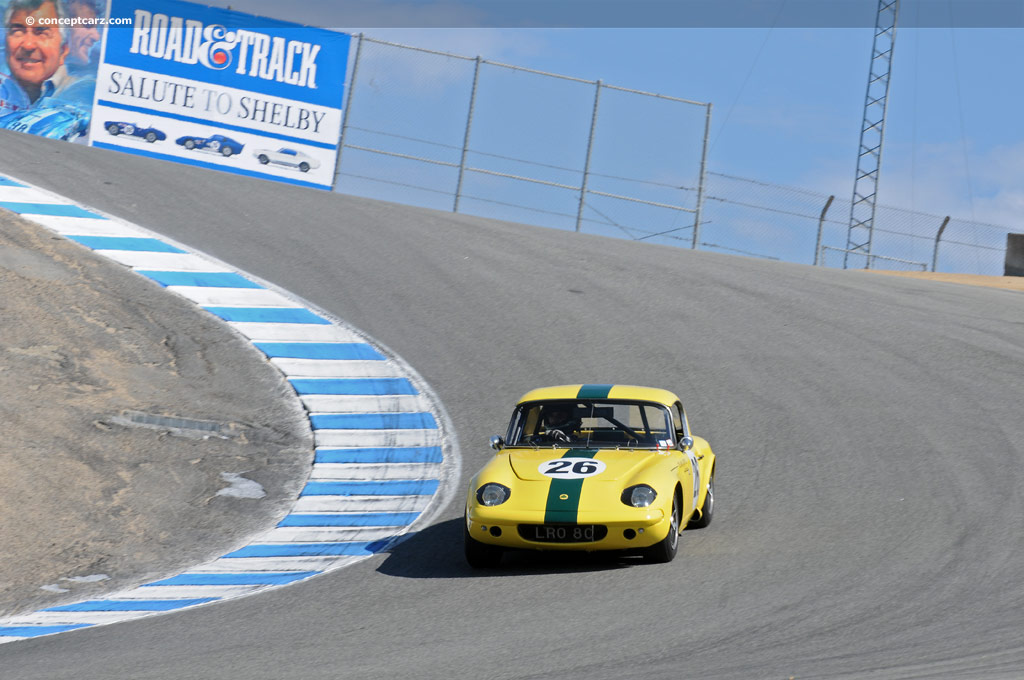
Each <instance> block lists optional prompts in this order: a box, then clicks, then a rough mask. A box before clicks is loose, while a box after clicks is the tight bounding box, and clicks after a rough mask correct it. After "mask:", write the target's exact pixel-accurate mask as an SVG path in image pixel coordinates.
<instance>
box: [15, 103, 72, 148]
mask: <svg viewBox="0 0 1024 680" xmlns="http://www.w3.org/2000/svg"><path fill="white" fill-rule="evenodd" d="M0 128H6V129H8V130H17V131H18V132H27V133H29V134H32V135H39V136H40V137H49V138H50V139H63V140H66V141H74V140H75V139H77V138H79V137H81V136H82V135H85V134H86V133H88V131H89V113H88V112H86V111H83V110H82V109H79V108H78V107H75V106H67V105H56V106H38V105H37V106H34V107H32V108H30V109H23V110H21V111H14V112H12V113H8V114H6V115H4V116H0Z"/></svg>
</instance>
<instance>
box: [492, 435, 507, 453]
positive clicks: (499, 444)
mask: <svg viewBox="0 0 1024 680" xmlns="http://www.w3.org/2000/svg"><path fill="white" fill-rule="evenodd" d="M504 446H505V440H504V439H502V438H501V437H498V436H494V437H491V448H492V449H494V450H495V451H501V449H502V448H503V447H504Z"/></svg>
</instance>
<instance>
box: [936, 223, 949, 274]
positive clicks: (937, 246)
mask: <svg viewBox="0 0 1024 680" xmlns="http://www.w3.org/2000/svg"><path fill="white" fill-rule="evenodd" d="M947 224H949V215H946V219H944V220H942V226H941V227H939V233H938V234H936V235H935V250H934V251H932V271H935V265H936V264H937V263H938V261H939V239H941V238H942V232H944V231H946V225H947Z"/></svg>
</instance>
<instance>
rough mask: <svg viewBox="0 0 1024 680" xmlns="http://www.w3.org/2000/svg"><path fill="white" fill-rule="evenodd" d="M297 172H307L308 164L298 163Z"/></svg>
mask: <svg viewBox="0 0 1024 680" xmlns="http://www.w3.org/2000/svg"><path fill="white" fill-rule="evenodd" d="M299 170H301V171H302V172H309V163H305V162H303V163H299Z"/></svg>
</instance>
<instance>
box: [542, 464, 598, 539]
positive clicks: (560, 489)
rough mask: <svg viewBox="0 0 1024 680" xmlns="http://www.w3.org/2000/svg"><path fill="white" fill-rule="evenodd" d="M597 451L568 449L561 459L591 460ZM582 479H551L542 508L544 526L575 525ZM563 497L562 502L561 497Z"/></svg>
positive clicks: (583, 479)
mask: <svg viewBox="0 0 1024 680" xmlns="http://www.w3.org/2000/svg"><path fill="white" fill-rule="evenodd" d="M597 451H598V450H597V449H569V450H568V451H566V452H565V455H564V456H562V458H593V457H594V455H595V454H596V453H597ZM584 481H585V478H582V479H552V480H551V486H550V487H548V501H547V504H546V505H545V506H544V523H545V524H552V523H557V524H565V523H568V524H575V523H576V516H577V514H578V513H579V508H580V493H581V492H582V491H583V482H584ZM563 495H564V496H565V499H564V500H563V499H562V498H561V496H563Z"/></svg>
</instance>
